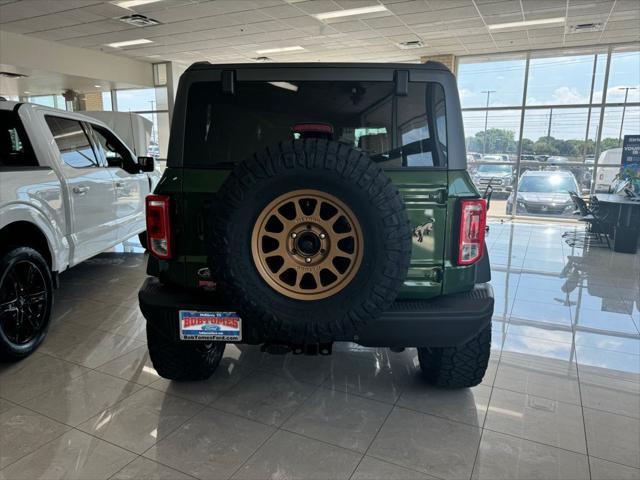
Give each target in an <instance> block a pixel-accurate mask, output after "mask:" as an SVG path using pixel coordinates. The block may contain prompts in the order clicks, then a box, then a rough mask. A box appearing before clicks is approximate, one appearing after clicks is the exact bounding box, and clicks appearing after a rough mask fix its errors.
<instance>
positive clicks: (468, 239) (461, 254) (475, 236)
mask: <svg viewBox="0 0 640 480" xmlns="http://www.w3.org/2000/svg"><path fill="white" fill-rule="evenodd" d="M460 211H461V215H460V234H459V235H458V265H471V264H472V263H475V262H477V261H478V260H480V258H481V257H482V254H483V253H484V251H483V250H484V232H485V228H486V225H487V202H486V200H484V199H474V200H461V201H460Z"/></svg>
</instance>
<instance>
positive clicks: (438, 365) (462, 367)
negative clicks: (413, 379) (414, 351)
mask: <svg viewBox="0 0 640 480" xmlns="http://www.w3.org/2000/svg"><path fill="white" fill-rule="evenodd" d="M490 355H491V323H489V325H487V326H486V327H485V328H484V329H483V330H482V331H481V332H480V333H479V334H478V335H477V336H476V337H474V338H472V339H471V340H469V341H468V342H467V343H465V344H464V345H461V346H459V347H444V348H430V347H421V348H418V360H419V361H420V368H421V369H422V373H423V375H424V377H425V378H426V379H427V381H428V382H429V383H431V384H433V385H435V386H437V387H444V388H468V387H475V386H476V385H478V384H479V383H480V382H482V378H483V377H484V374H485V372H486V370H487V366H488V365H489V356H490Z"/></svg>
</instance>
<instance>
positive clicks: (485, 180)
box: [473, 163, 514, 194]
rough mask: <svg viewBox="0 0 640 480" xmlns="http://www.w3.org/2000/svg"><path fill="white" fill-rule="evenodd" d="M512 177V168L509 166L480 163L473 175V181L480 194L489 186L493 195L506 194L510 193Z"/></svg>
mask: <svg viewBox="0 0 640 480" xmlns="http://www.w3.org/2000/svg"><path fill="white" fill-rule="evenodd" d="M513 177H514V174H513V167H512V166H511V165H504V164H499V163H481V164H479V165H478V168H477V169H476V171H475V173H474V174H473V181H474V183H475V184H476V187H478V189H479V190H480V191H481V192H482V191H485V190H486V189H487V187H488V186H489V185H491V189H492V190H493V193H507V194H508V192H510V191H511V183H512V182H513Z"/></svg>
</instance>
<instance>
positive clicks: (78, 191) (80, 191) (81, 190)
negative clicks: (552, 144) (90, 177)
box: [73, 185, 89, 195]
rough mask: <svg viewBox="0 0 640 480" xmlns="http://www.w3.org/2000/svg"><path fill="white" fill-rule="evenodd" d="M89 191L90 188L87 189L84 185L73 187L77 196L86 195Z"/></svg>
mask: <svg viewBox="0 0 640 480" xmlns="http://www.w3.org/2000/svg"><path fill="white" fill-rule="evenodd" d="M88 191H89V187H85V186H84V185H83V186H79V187H73V193H75V194H76V195H84V194H85V193H87V192H88Z"/></svg>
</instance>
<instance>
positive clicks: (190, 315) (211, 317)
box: [179, 310, 242, 342]
mask: <svg viewBox="0 0 640 480" xmlns="http://www.w3.org/2000/svg"><path fill="white" fill-rule="evenodd" d="M179 317H180V340H207V341H218V342H238V341H240V340H241V339H242V319H241V318H240V316H239V315H238V314H237V313H236V312H200V311H195V310H180V311H179Z"/></svg>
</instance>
